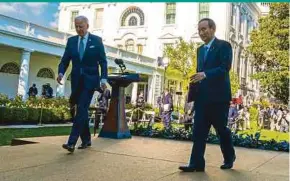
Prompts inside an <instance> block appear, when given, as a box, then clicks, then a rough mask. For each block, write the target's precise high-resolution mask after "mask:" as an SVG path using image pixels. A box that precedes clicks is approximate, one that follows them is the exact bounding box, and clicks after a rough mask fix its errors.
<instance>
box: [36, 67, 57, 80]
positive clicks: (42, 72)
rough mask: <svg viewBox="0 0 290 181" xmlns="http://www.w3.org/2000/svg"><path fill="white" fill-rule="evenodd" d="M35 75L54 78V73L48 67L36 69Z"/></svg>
mask: <svg viewBox="0 0 290 181" xmlns="http://www.w3.org/2000/svg"><path fill="white" fill-rule="evenodd" d="M37 77H41V78H47V79H54V73H53V71H52V70H51V69H49V68H42V69H40V70H39V71H38V73H37Z"/></svg>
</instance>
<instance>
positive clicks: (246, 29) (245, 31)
mask: <svg viewBox="0 0 290 181" xmlns="http://www.w3.org/2000/svg"><path fill="white" fill-rule="evenodd" d="M243 35H244V44H245V43H246V41H247V40H248V16H247V14H245V15H244V32H243Z"/></svg>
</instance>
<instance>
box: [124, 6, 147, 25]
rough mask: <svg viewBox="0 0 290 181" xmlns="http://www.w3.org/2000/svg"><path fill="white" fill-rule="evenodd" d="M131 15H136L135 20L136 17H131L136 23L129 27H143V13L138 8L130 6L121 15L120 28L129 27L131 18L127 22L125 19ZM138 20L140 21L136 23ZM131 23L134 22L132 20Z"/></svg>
mask: <svg viewBox="0 0 290 181" xmlns="http://www.w3.org/2000/svg"><path fill="white" fill-rule="evenodd" d="M131 14H136V16H137V17H138V18H137V17H136V16H132V17H135V18H136V20H137V21H136V25H131V26H142V25H144V13H143V11H142V10H141V9H140V8H138V7H136V6H131V7H129V8H127V9H126V10H125V11H124V13H123V15H122V17H121V26H127V25H129V23H130V20H131V19H132V17H131V18H130V19H129V20H127V19H128V17H129V15H131ZM138 19H140V20H139V22H138ZM132 21H133V22H134V21H135V20H133V19H132ZM138 23H139V24H138ZM129 26H130V25H129Z"/></svg>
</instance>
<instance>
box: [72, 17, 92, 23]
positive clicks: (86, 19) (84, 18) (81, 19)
mask: <svg viewBox="0 0 290 181" xmlns="http://www.w3.org/2000/svg"><path fill="white" fill-rule="evenodd" d="M76 20H80V21H84V22H85V23H87V24H89V20H88V18H87V17H85V16H82V15H81V16H77V17H75V21H76Z"/></svg>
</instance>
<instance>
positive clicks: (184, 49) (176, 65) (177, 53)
mask: <svg viewBox="0 0 290 181" xmlns="http://www.w3.org/2000/svg"><path fill="white" fill-rule="evenodd" d="M197 47H198V44H197V43H195V42H192V41H190V42H186V41H184V40H183V39H182V38H180V39H179V40H178V42H176V44H175V45H173V46H167V47H165V49H164V55H165V56H166V57H168V59H169V65H168V70H170V71H169V72H178V73H180V75H181V78H182V81H183V90H186V87H187V86H188V83H189V79H190V76H191V75H193V74H194V73H195V72H196V49H197Z"/></svg>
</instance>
